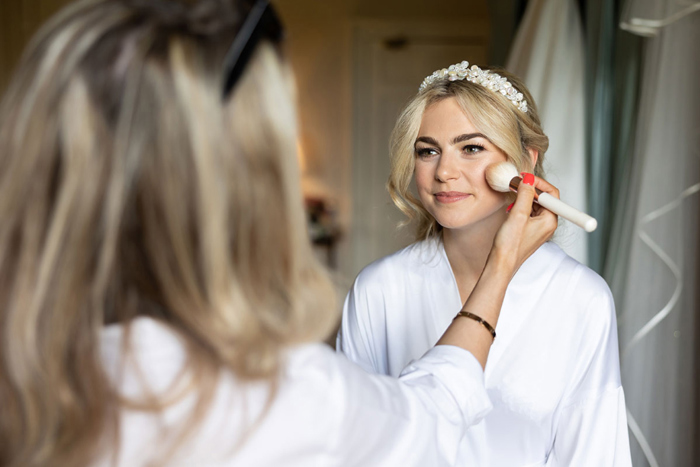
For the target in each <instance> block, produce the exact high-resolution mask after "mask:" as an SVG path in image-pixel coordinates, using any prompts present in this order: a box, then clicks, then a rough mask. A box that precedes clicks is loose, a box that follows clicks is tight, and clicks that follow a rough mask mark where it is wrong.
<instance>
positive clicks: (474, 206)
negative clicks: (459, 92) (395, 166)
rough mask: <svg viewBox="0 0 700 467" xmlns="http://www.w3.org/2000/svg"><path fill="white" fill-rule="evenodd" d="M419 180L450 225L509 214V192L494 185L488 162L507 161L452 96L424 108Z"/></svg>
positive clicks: (425, 197) (424, 198) (423, 195)
mask: <svg viewBox="0 0 700 467" xmlns="http://www.w3.org/2000/svg"><path fill="white" fill-rule="evenodd" d="M415 158H416V165H415V172H414V175H415V180H416V187H417V189H418V194H419V197H420V200H421V202H422V203H423V206H424V207H425V209H426V210H427V211H428V212H429V213H430V214H431V215H432V216H433V217H434V218H435V220H436V221H437V222H438V223H439V224H440V225H441V226H443V227H444V228H446V229H468V228H471V227H474V226H476V225H478V224H480V223H482V222H485V221H487V220H496V219H502V218H503V217H505V206H506V202H507V199H508V197H507V195H506V194H504V193H499V192H497V191H494V190H493V189H491V187H490V186H489V185H488V183H487V182H486V178H485V175H484V171H485V170H486V167H488V166H489V165H491V164H493V163H495V162H502V161H505V160H507V158H506V155H505V153H504V152H503V151H501V150H500V149H498V148H497V147H496V146H495V145H494V144H493V143H491V141H489V139H488V138H486V137H485V136H484V135H482V134H481V133H480V132H479V130H478V129H476V128H475V127H474V125H473V124H472V122H471V121H470V120H469V119H468V118H467V116H466V115H465V114H464V112H463V111H462V109H461V107H460V106H459V104H458V103H457V101H456V100H455V99H454V98H448V99H443V100H441V101H439V102H437V103H435V104H432V105H431V106H429V107H428V108H427V109H426V110H425V112H424V113H423V120H422V121H421V126H420V130H419V131H418V137H417V138H416V142H415Z"/></svg>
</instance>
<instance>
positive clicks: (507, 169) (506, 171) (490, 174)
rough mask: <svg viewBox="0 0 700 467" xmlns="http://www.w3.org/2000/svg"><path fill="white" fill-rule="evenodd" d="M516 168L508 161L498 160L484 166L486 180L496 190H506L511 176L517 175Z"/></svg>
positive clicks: (508, 189)
mask: <svg viewBox="0 0 700 467" xmlns="http://www.w3.org/2000/svg"><path fill="white" fill-rule="evenodd" d="M519 176H520V174H519V173H518V169H516V168H515V166H514V165H513V164H511V163H510V162H499V163H497V164H491V165H489V166H488V167H486V181H487V182H488V184H489V185H491V188H493V189H494V190H496V191H503V192H508V191H510V188H509V187H508V184H509V183H510V181H511V180H512V179H513V177H519Z"/></svg>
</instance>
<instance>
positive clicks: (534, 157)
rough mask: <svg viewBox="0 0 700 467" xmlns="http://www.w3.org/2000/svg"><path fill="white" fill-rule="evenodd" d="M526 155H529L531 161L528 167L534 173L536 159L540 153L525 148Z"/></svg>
mask: <svg viewBox="0 0 700 467" xmlns="http://www.w3.org/2000/svg"><path fill="white" fill-rule="evenodd" d="M527 152H528V154H530V161H532V165H531V166H530V167H531V169H532V171H533V172H534V171H535V165H537V158H538V157H539V155H540V153H539V152H538V151H537V150H535V149H532V148H527Z"/></svg>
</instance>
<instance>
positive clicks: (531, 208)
mask: <svg viewBox="0 0 700 467" xmlns="http://www.w3.org/2000/svg"><path fill="white" fill-rule="evenodd" d="M535 188H538V189H539V190H541V191H543V192H545V193H549V194H550V195H552V196H554V197H556V198H559V190H558V189H557V188H556V187H554V186H553V185H551V184H550V183H548V182H546V181H544V180H543V179H541V178H539V177H536V176H534V175H532V174H523V182H522V183H521V184H520V186H519V187H518V195H517V198H516V200H515V204H514V205H513V207H512V209H511V210H510V214H509V215H508V219H507V220H506V221H505V222H504V223H503V225H502V226H501V228H500V229H499V230H498V232H497V233H496V237H495V239H494V241H493V247H492V248H491V254H490V256H493V258H491V259H493V260H495V261H497V263H498V264H499V265H500V266H501V267H503V268H506V270H508V269H510V270H511V274H515V272H516V271H517V270H518V268H519V267H520V265H522V264H523V262H524V261H525V260H526V259H527V258H528V257H529V256H530V255H531V254H533V253H534V252H535V251H536V250H537V249H538V248H539V247H540V246H541V245H542V244H543V243H544V242H546V241H547V240H548V239H549V238H550V237H551V236H552V234H554V231H555V230H556V228H557V216H556V214H553V213H552V212H551V211H549V210H547V209H545V208H543V207H541V206H540V205H539V204H536V203H533V199H534V196H535Z"/></svg>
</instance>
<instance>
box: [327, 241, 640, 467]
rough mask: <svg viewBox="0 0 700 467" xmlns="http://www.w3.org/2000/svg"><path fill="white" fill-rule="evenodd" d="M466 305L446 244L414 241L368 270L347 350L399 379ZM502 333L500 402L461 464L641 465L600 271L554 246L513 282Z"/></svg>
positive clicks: (496, 363) (360, 283) (349, 320)
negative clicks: (633, 450)
mask: <svg viewBox="0 0 700 467" xmlns="http://www.w3.org/2000/svg"><path fill="white" fill-rule="evenodd" d="M461 307H462V301H461V299H460V296H459V290H458V288H457V283H456V282H455V278H454V275H453V273H452V269H451V267H450V264H449V260H448V258H447V255H446V254H445V250H444V247H443V245H442V243H441V242H439V241H424V242H418V243H415V244H413V245H411V246H409V247H407V248H405V249H403V250H401V251H399V252H397V253H394V254H393V255H390V256H387V257H385V258H383V259H380V260H378V261H376V262H374V263H372V264H371V265H369V266H367V267H366V268H365V269H364V270H363V271H362V272H361V273H360V274H359V276H358V277H357V279H356V281H355V284H354V286H353V288H352V290H351V291H350V293H349V294H348V296H347V299H346V301H345V308H344V313H343V322H342V327H341V332H340V334H339V335H338V349H339V351H342V352H344V353H345V354H346V355H347V356H348V357H349V358H350V359H351V360H353V361H355V362H357V363H359V364H360V365H361V366H362V367H363V368H365V369H366V370H367V371H369V372H376V373H382V374H386V375H392V376H397V375H399V373H400V372H401V369H402V368H403V367H404V365H406V363H407V362H409V361H411V360H412V359H414V358H416V357H418V356H420V355H422V354H423V353H424V352H425V351H426V350H427V349H429V348H430V347H431V346H433V345H435V343H436V342H437V340H438V339H439V338H440V336H441V335H442V334H443V332H444V331H445V329H446V328H447V327H448V325H449V324H450V322H451V320H452V319H453V317H454V316H455V315H456V314H457V312H458V311H459V310H460V309H461ZM469 311H471V312H473V313H476V314H478V313H479V310H469ZM484 332H486V331H484ZM496 332H497V337H496V340H495V342H494V344H493V346H492V347H491V351H490V354H489V358H488V361H487V364H486V371H485V381H486V389H487V391H488V394H489V397H490V398H491V402H492V404H493V406H494V408H493V410H492V411H491V412H490V413H489V414H488V415H487V416H486V417H485V418H484V419H483V420H482V421H481V423H479V424H478V425H476V426H473V427H471V428H470V429H469V430H468V431H467V433H466V435H465V437H464V439H463V442H462V445H461V448H460V454H459V460H458V462H457V463H456V464H455V465H458V466H479V467H496V466H503V467H520V466H527V467H534V466H545V465H546V466H567V467H568V466H571V467H575V466H584V467H588V466H596V467H605V466H629V465H631V460H630V450H629V438H628V433H627V423H626V410H625V398H624V393H623V390H622V386H621V384H620V368H619V357H618V344H617V327H616V320H615V311H614V304H613V299H612V296H611V294H610V290H609V288H608V286H607V284H606V283H605V281H604V280H603V279H602V278H600V276H598V275H597V274H595V273H594V272H593V271H591V270H590V269H588V268H586V267H585V266H583V265H581V264H579V263H578V262H576V261H575V260H574V259H572V258H570V257H569V256H567V255H566V254H565V253H564V252H563V251H561V249H560V248H559V247H558V246H556V245H555V244H553V243H546V244H544V245H543V246H542V247H540V248H539V250H537V251H536V252H535V253H534V254H533V255H532V256H531V257H530V258H529V259H528V260H527V261H526V262H525V263H524V264H523V265H522V267H521V268H520V270H519V271H518V272H517V273H516V275H515V276H514V278H513V280H512V281H511V283H510V285H509V286H508V290H507V292H506V297H505V301H504V303H503V308H502V311H501V316H500V318H499V321H498V325H497V328H496Z"/></svg>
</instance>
